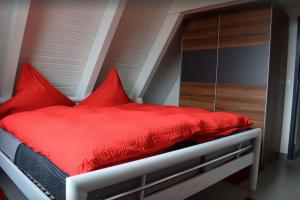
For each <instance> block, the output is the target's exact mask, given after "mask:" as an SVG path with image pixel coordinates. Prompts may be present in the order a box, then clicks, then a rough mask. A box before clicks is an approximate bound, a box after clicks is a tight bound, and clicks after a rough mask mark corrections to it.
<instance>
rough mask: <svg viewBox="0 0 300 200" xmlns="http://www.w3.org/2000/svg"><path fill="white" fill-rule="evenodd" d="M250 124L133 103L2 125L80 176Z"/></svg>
mask: <svg viewBox="0 0 300 200" xmlns="http://www.w3.org/2000/svg"><path fill="white" fill-rule="evenodd" d="M251 124H252V123H251V121H250V120H248V119H247V118H245V117H243V116H240V115H236V114H230V113H222V112H208V111H206V110H201V109H194V108H177V107H171V106H158V105H142V104H135V103H130V104H124V105H120V106H115V107H106V108H91V107H88V108H80V107H73V108H70V107H63V106H55V107H49V108H43V109H40V110H36V111H29V112H23V113H18V114H14V115H10V116H8V117H6V118H4V119H3V120H2V121H1V122H0V127H1V128H3V129H5V130H7V131H9V132H11V133H12V134H14V135H15V136H16V137H17V138H18V139H19V140H21V141H22V142H23V143H25V144H26V145H27V146H29V147H31V148H32V149H33V150H35V151H36V152H38V153H41V154H42V155H44V156H46V157H47V158H48V159H49V160H51V161H52V162H53V163H54V164H55V165H56V166H57V167H59V168H60V169H61V170H63V171H64V172H66V173H68V174H69V175H76V174H80V173H84V172H88V171H92V170H96V169H100V168H103V167H108V166H112V165H115V164H119V163H123V162H127V161H132V160H135V159H139V158H143V157H146V156H150V155H153V154H155V153H161V152H163V151H165V150H167V149H168V148H170V147H172V146H173V145H174V144H176V143H178V142H180V141H186V140H200V141H201V140H202V139H203V138H211V137H212V136H213V135H218V136H223V135H228V134H230V133H232V132H234V131H237V130H241V129H245V128H249V127H250V126H251ZM199 138H200V139H199Z"/></svg>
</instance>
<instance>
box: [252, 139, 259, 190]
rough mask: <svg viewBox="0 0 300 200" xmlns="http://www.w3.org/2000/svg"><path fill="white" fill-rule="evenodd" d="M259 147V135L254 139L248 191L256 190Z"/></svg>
mask: <svg viewBox="0 0 300 200" xmlns="http://www.w3.org/2000/svg"><path fill="white" fill-rule="evenodd" d="M260 147H261V134H259V136H258V137H257V138H255V139H254V147H253V148H254V149H253V151H254V158H253V164H252V166H251V171H250V190H253V191H254V190H256V187H257V177H258V169H259V160H260V159H259V158H260Z"/></svg>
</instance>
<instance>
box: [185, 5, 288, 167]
mask: <svg viewBox="0 0 300 200" xmlns="http://www.w3.org/2000/svg"><path fill="white" fill-rule="evenodd" d="M287 44H288V16H287V15H286V14H284V13H283V12H282V11H281V10H280V9H279V8H277V7H275V6H273V5H253V6H252V5H249V6H244V7H234V8H226V9H224V10H216V11H210V12H207V13H199V14H195V15H192V16H189V17H188V18H187V19H185V21H184V26H183V38H182V46H183V55H182V69H181V85H180V105H181V106H192V107H200V108H206V109H208V110H211V111H225V112H234V113H239V114H242V115H245V116H247V117H248V118H250V119H251V120H253V122H254V125H253V127H260V128H262V129H263V144H262V162H263V163H264V164H266V163H268V162H270V161H272V160H274V159H276V158H277V157H278V155H279V149H280V140H281V125H282V115H283V103H284V90H285V75H286V62H287Z"/></svg>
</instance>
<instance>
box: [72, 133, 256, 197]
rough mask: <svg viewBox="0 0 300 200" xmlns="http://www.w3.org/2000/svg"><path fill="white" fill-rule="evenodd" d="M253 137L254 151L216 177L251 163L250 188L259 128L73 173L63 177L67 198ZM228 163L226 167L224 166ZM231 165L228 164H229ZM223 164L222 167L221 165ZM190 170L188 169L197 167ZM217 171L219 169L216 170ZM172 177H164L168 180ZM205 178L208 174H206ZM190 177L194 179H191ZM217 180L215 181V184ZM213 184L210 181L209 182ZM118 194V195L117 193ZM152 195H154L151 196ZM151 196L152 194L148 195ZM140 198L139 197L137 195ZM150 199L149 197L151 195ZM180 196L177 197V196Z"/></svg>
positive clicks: (252, 181)
mask: <svg viewBox="0 0 300 200" xmlns="http://www.w3.org/2000/svg"><path fill="white" fill-rule="evenodd" d="M249 140H254V144H253V145H254V146H253V152H251V153H250V154H247V155H246V156H243V157H241V158H239V159H237V160H236V161H232V162H231V163H227V164H225V165H224V168H223V169H228V170H227V173H223V174H221V175H220V176H219V179H220V180H221V179H223V178H225V177H227V176H229V175H231V174H233V173H235V172H236V171H238V170H239V169H242V168H244V167H247V166H249V165H252V168H251V175H250V178H251V180H250V188H251V189H255V188H256V182H257V173H258V166H259V154H260V145H261V129H252V130H249V131H245V132H243V133H239V134H235V135H232V136H228V137H224V138H220V139H217V140H213V141H210V142H206V143H202V144H198V145H195V146H191V147H187V148H183V149H179V150H175V151H171V152H168V153H164V154H160V155H156V156H152V157H148V158H144V159H140V160H136V161H132V162H128V163H124V164H120V165H117V166H112V167H108V168H104V169H101V170H96V171H92V172H88V173H84V174H80V175H76V176H71V177H68V178H67V179H66V199H67V200H68V199H74V200H76V199H86V198H87V195H88V192H91V191H94V190H98V189H102V188H105V187H107V186H111V185H114V184H117V183H120V182H123V181H126V180H130V179H133V178H136V177H145V175H147V174H149V173H153V172H156V171H159V170H161V169H165V168H168V167H172V166H176V165H177V164H180V163H184V162H187V161H189V160H192V159H196V158H199V157H201V156H205V155H207V154H210V153H213V152H216V151H218V150H222V149H224V148H227V147H230V146H233V145H236V144H240V143H242V142H244V141H249ZM248 148H250V147H247V148H245V149H239V150H238V151H235V152H232V153H231V154H232V155H231V154H228V155H226V156H233V155H235V154H239V153H241V152H243V151H246V150H248ZM222 157H223V156H221V157H220V158H216V159H214V160H213V161H209V162H207V163H204V164H200V165H198V166H196V168H197V169H198V168H199V169H200V168H202V167H204V166H205V165H208V164H210V162H215V161H218V159H223V158H222ZM227 165H228V166H227ZM229 165H230V166H229ZM221 167H222V166H221ZM221 167H218V168H217V169H214V170H212V172H208V173H205V174H203V175H200V176H199V177H195V178H198V179H199V178H201V176H210V177H213V176H214V174H215V173H220V172H219V171H222V168H221ZM196 168H195V169H190V170H196ZM217 170H219V171H217ZM181 173H188V171H184V172H181ZM179 175H181V174H180V173H179V174H174V175H173V176H179ZM169 178H172V176H171V177H167V179H169ZM206 178H207V177H206ZM192 179H193V178H192ZM163 181H166V180H163V179H162V180H159V181H158V182H154V183H150V184H148V185H145V184H142V186H141V187H138V188H136V189H134V190H130V191H128V192H127V193H133V192H140V191H143V190H145V189H146V188H148V187H151V186H152V185H156V184H158V183H160V182H163ZM215 182H216V181H214V183H215ZM211 184H213V183H211ZM120 195H121V196H120ZM122 195H126V192H125V193H122V194H119V195H115V196H113V197H112V198H109V199H118V198H120V197H122ZM152 196H153V195H152ZM150 197H151V196H150ZM140 199H142V197H141V198H140ZM150 199H151V198H150ZM179 199H180V198H179Z"/></svg>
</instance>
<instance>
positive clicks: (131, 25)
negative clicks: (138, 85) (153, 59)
mask: <svg viewBox="0 0 300 200" xmlns="http://www.w3.org/2000/svg"><path fill="white" fill-rule="evenodd" d="M171 3H172V1H171V0H165V1H160V0H153V1H144V0H143V1H141V0H128V2H127V5H126V8H125V11H124V13H123V16H122V18H121V20H120V22H119V26H118V28H117V31H116V33H115V36H114V38H113V41H112V43H111V46H110V48H109V51H108V53H107V56H106V58H105V61H104V64H103V67H102V68H101V71H100V74H99V78H98V81H97V83H96V87H97V86H98V85H99V84H100V83H101V82H102V81H103V79H104V77H105V76H106V74H107V72H108V71H109V70H110V68H111V67H112V66H114V67H116V68H117V69H118V72H119V74H120V77H121V80H122V83H123V85H124V88H125V90H126V91H127V93H128V94H130V92H131V90H132V87H133V86H134V83H135V81H136V79H137V78H138V75H139V73H140V70H141V68H142V66H143V65H144V62H145V60H146V58H147V56H148V54H149V52H150V50H151V47H152V45H153V43H154V42H155V39H156V37H157V35H158V33H159V31H160V29H161V26H162V24H163V22H164V20H165V18H166V16H167V11H168V10H169V7H170V6H171Z"/></svg>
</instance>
